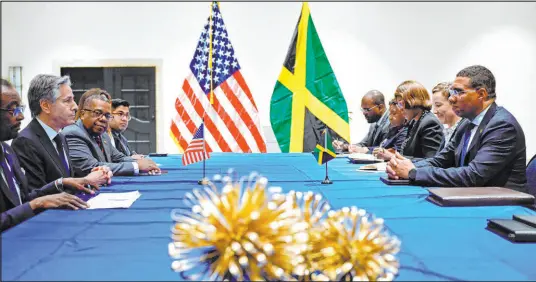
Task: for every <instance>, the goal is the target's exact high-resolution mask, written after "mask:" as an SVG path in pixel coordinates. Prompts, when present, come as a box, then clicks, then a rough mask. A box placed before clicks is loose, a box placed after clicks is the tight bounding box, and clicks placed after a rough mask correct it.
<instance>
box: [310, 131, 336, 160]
mask: <svg viewBox="0 0 536 282" xmlns="http://www.w3.org/2000/svg"><path fill="white" fill-rule="evenodd" d="M322 143H323V144H324V145H323V146H322V145H320V144H316V147H315V150H314V151H313V155H314V156H315V158H316V160H317V161H318V164H319V165H323V164H325V163H327V162H329V161H331V160H333V159H334V158H335V157H336V155H335V152H334V150H333V145H332V144H331V138H330V137H329V132H328V131H327V130H324V142H322Z"/></svg>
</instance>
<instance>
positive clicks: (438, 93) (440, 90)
mask: <svg viewBox="0 0 536 282" xmlns="http://www.w3.org/2000/svg"><path fill="white" fill-rule="evenodd" d="M451 85H452V83H450V82H441V83H439V84H437V85H436V86H434V88H432V102H433V112H434V114H435V115H436V117H437V118H438V119H439V121H440V122H441V123H442V124H443V134H444V135H445V141H444V142H443V144H441V145H442V146H441V149H443V148H445V147H446V146H447V144H448V143H449V142H450V139H451V137H452V136H454V133H455V132H456V129H457V128H458V124H460V121H461V120H462V118H461V117H459V116H457V115H456V113H455V112H454V111H453V110H452V105H451V104H450V102H449V96H450V94H449V88H450V86H451Z"/></svg>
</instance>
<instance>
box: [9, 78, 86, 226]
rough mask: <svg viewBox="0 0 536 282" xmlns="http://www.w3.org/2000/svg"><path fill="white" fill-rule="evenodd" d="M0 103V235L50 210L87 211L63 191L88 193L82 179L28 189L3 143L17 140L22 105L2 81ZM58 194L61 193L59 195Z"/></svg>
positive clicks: (14, 156) (17, 96) (11, 153)
mask: <svg viewBox="0 0 536 282" xmlns="http://www.w3.org/2000/svg"><path fill="white" fill-rule="evenodd" d="M1 91H2V92H1V93H2V94H1V100H0V212H1V214H0V232H1V231H4V230H6V229H8V228H10V227H12V226H14V225H16V224H18V223H20V222H22V221H24V220H26V219H28V218H30V217H32V216H34V215H35V214H37V213H39V212H40V211H43V210H44V209H49V208H59V207H68V208H71V209H79V208H82V209H83V208H86V207H87V204H86V203H85V202H84V201H82V200H81V199H79V198H78V197H76V196H73V195H70V194H68V193H65V192H63V191H64V189H63V188H64V187H65V188H74V189H76V190H81V191H84V192H88V193H93V192H92V191H90V190H88V189H86V188H84V186H85V185H87V184H90V182H89V181H88V180H87V179H85V178H61V179H58V180H56V181H53V182H50V183H48V184H46V185H45V186H43V187H42V188H40V189H34V190H32V191H30V190H29V186H28V180H27V179H26V176H25V175H24V171H23V170H22V169H21V166H20V163H19V160H18V158H17V155H15V153H14V152H13V150H12V149H11V147H10V146H9V145H8V144H7V143H5V142H4V141H7V140H10V139H13V138H15V137H17V134H18V132H19V129H20V125H21V121H22V120H23V119H24V113H23V112H24V106H22V105H21V99H20V96H19V94H18V93H17V91H16V90H15V89H14V88H13V86H11V84H10V83H9V82H8V81H6V80H4V79H2V80H1ZM60 192H61V193H60Z"/></svg>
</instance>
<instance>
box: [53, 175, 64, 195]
mask: <svg viewBox="0 0 536 282" xmlns="http://www.w3.org/2000/svg"><path fill="white" fill-rule="evenodd" d="M54 185H55V186H56V189H58V191H60V192H64V191H65V190H63V177H62V178H60V179H58V180H56V181H55V182H54Z"/></svg>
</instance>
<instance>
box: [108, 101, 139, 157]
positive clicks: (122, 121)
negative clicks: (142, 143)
mask: <svg viewBox="0 0 536 282" xmlns="http://www.w3.org/2000/svg"><path fill="white" fill-rule="evenodd" d="M112 116H113V118H112V120H110V129H111V134H110V137H111V138H113V140H114V142H112V145H113V146H114V147H115V148H116V149H117V150H119V152H121V153H123V154H125V155H126V156H130V157H132V158H134V159H142V158H144V156H143V155H139V154H136V152H134V151H132V150H131V149H130V146H129V145H128V140H127V138H125V136H123V132H124V131H125V130H127V128H128V122H129V121H130V120H131V119H132V116H131V115H130V103H129V102H128V101H126V100H123V99H113V100H112Z"/></svg>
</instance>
